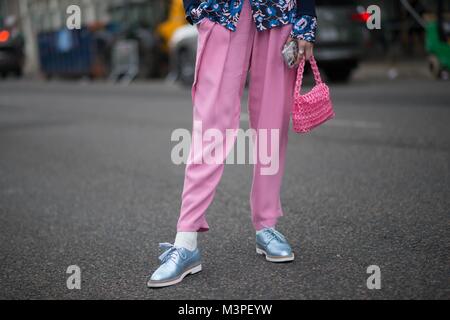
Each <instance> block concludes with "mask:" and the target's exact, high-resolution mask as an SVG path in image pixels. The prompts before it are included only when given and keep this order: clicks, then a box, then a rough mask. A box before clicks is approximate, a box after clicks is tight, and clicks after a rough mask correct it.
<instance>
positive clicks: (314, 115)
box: [292, 57, 335, 133]
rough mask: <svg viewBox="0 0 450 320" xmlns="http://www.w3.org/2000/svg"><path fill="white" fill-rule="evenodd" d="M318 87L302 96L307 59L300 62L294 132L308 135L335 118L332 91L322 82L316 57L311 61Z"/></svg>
mask: <svg viewBox="0 0 450 320" xmlns="http://www.w3.org/2000/svg"><path fill="white" fill-rule="evenodd" d="M309 63H310V65H311V68H312V71H313V74H314V79H315V81H316V85H315V86H314V88H312V90H311V91H309V92H308V93H305V94H304V95H301V94H300V90H301V88H302V81H303V72H304V70H305V59H303V60H302V61H301V62H300V65H299V67H298V71H297V82H296V84H295V94H294V106H293V109H292V122H293V124H294V131H295V132H297V133H306V132H309V131H311V130H312V129H314V128H315V127H317V126H319V125H321V124H322V123H324V122H326V121H328V120H329V119H331V118H333V117H334V115H335V114H334V111H333V105H332V103H331V99H330V89H329V88H328V86H327V85H326V84H325V83H323V82H322V79H321V77H320V72H319V68H318V67H317V62H316V59H314V57H311V58H310V59H309Z"/></svg>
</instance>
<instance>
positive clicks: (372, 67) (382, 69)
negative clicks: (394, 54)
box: [352, 59, 433, 81]
mask: <svg viewBox="0 0 450 320" xmlns="http://www.w3.org/2000/svg"><path fill="white" fill-rule="evenodd" d="M407 78H415V79H432V78H433V77H432V75H431V73H430V71H429V70H428V62H427V61H426V59H423V60H412V61H409V60H407V61H397V62H386V61H363V62H361V64H360V66H359V67H358V69H356V70H355V72H354V74H353V77H352V80H353V81H355V80H356V81H358V80H395V79H407Z"/></svg>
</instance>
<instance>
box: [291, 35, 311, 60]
mask: <svg viewBox="0 0 450 320" xmlns="http://www.w3.org/2000/svg"><path fill="white" fill-rule="evenodd" d="M291 41H297V44H298V56H297V61H296V65H299V64H300V61H302V59H303V58H306V60H309V58H311V57H312V55H313V51H314V43H312V42H308V41H305V40H301V39H293V38H292V37H289V38H288V40H287V42H286V43H289V42H291Z"/></svg>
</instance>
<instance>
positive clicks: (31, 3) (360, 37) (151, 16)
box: [0, 0, 450, 85]
mask: <svg viewBox="0 0 450 320" xmlns="http://www.w3.org/2000/svg"><path fill="white" fill-rule="evenodd" d="M70 4H76V5H78V6H79V7H80V8H81V19H82V20H81V21H82V29H81V30H77V31H69V30H68V29H67V28H66V20H67V18H68V14H67V13H66V9H67V7H68V6H69V5H70ZM372 4H375V5H378V6H380V7H381V19H382V21H381V29H380V30H368V29H367V27H366V21H367V19H368V17H369V16H368V14H367V13H366V8H367V7H368V6H369V5H372ZM449 6H450V3H449V1H439V0H431V1H420V0H414V1H410V2H408V1H376V0H375V1H369V0H368V1H366V0H361V1H354V0H341V1H331V0H317V12H318V18H319V33H318V40H317V49H316V56H317V59H318V60H319V62H320V64H321V66H322V68H323V69H324V71H325V73H326V75H327V76H328V78H329V80H330V81H338V82H346V81H348V80H350V79H351V77H352V75H353V74H355V71H358V67H359V66H361V65H362V66H363V67H364V66H366V65H365V64H364V63H365V62H372V64H371V65H372V70H370V66H366V68H362V70H361V72H363V76H364V72H369V73H370V72H378V73H380V72H384V73H385V76H386V77H390V78H395V77H397V76H398V75H400V74H402V73H407V74H410V75H411V74H412V75H414V74H416V73H421V72H422V73H424V72H426V69H428V70H429V72H430V75H432V76H434V77H435V78H444V79H446V78H448V73H447V71H446V69H447V68H448V66H449V61H448V59H449V58H448V55H449V49H448V37H449V32H450V31H449V21H448V11H449ZM0 30H1V31H0V32H1V33H0V52H1V55H0V75H1V76H2V77H6V76H8V75H14V76H19V77H20V76H22V75H24V74H25V75H29V76H30V75H31V76H37V75H38V76H42V77H45V78H46V79H51V78H53V77H66V78H76V77H87V78H89V79H110V80H120V79H122V78H124V80H125V81H131V80H133V79H135V78H140V79H149V78H166V79H169V80H176V81H180V82H181V83H183V84H185V85H189V84H190V83H191V82H192V79H193V73H194V63H195V49H196V38H197V32H196V28H195V27H193V26H190V25H187V24H186V21H185V19H184V10H183V5H182V1H181V0H78V1H64V0H19V1H17V0H1V1H0ZM380 62H383V63H384V66H383V68H381V69H380V64H378V65H377V63H380ZM373 66H376V67H375V68H373ZM356 74H358V73H356Z"/></svg>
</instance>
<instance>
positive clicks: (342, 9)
mask: <svg viewBox="0 0 450 320" xmlns="http://www.w3.org/2000/svg"><path fill="white" fill-rule="evenodd" d="M316 8H317V18H318V22H319V26H318V33H317V43H316V47H315V48H316V49H315V57H316V59H317V60H318V61H319V64H320V66H321V68H323V70H324V71H325V73H326V75H327V77H328V79H329V80H330V81H334V82H344V81H347V80H349V79H350V76H351V73H352V71H353V70H354V69H355V68H356V67H357V66H358V62H359V60H360V58H361V56H362V53H363V41H364V28H363V23H364V17H365V15H364V12H358V7H357V5H356V3H355V1H353V0H341V1H335V0H316ZM197 37H198V33H197V28H196V27H195V26H191V25H185V26H183V27H181V28H179V29H178V30H177V31H176V32H175V33H174V35H173V37H172V39H171V41H170V44H169V47H170V64H171V67H170V69H171V73H170V75H171V78H175V79H177V80H178V81H180V82H181V83H182V84H185V85H191V84H192V81H193V79H194V72H195V55H196V50H197Z"/></svg>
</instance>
